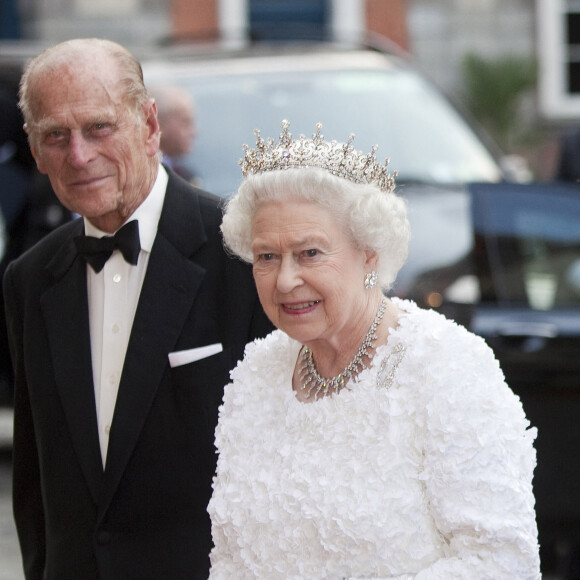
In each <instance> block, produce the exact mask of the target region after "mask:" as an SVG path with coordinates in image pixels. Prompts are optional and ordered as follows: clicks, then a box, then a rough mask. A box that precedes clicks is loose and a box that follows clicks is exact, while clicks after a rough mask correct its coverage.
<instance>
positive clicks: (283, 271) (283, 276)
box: [276, 257, 302, 293]
mask: <svg viewBox="0 0 580 580" xmlns="http://www.w3.org/2000/svg"><path fill="white" fill-rule="evenodd" d="M300 284H302V277H301V270H300V266H299V265H298V264H297V263H296V260H295V259H294V257H284V258H282V261H281V263H280V270H279V272H278V279H277V281H276V286H277V289H278V291H279V292H282V293H288V292H291V291H292V290H293V289H294V288H296V286H299V285H300Z"/></svg>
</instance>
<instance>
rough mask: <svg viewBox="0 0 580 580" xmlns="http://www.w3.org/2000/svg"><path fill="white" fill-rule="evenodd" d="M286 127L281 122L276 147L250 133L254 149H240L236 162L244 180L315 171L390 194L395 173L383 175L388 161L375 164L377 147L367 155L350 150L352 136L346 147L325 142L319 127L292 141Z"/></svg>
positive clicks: (386, 172)
mask: <svg viewBox="0 0 580 580" xmlns="http://www.w3.org/2000/svg"><path fill="white" fill-rule="evenodd" d="M289 127H290V123H289V122H288V121H287V120H286V119H284V120H283V121H282V133H280V140H279V141H278V143H275V142H274V139H272V138H271V137H270V138H268V140H267V141H264V139H263V138H262V136H261V134H260V130H259V129H255V130H254V135H255V136H256V139H257V140H256V148H255V149H250V148H249V147H248V145H244V146H243V150H244V158H243V159H240V161H239V164H240V165H241V167H242V175H243V176H244V177H246V176H247V175H248V174H258V173H265V172H267V171H276V170H281V169H282V170H283V169H292V168H300V167H319V168H321V169H325V170H327V171H330V173H332V174H333V175H336V176H338V177H343V178H344V179H348V180H349V181H353V182H354V183H370V184H374V185H377V186H378V187H379V188H380V189H381V190H382V191H386V192H390V191H393V189H394V187H395V177H396V176H397V172H396V171H395V172H393V174H390V173H389V172H388V171H387V166H388V164H389V159H386V160H385V163H384V164H382V165H381V164H380V163H378V162H377V159H376V151H377V149H378V147H377V145H373V147H372V148H371V152H370V153H367V154H364V153H363V152H362V151H357V150H356V149H355V148H354V147H353V145H352V142H353V140H354V134H351V135H349V137H348V141H347V142H346V143H338V142H337V141H325V140H324V136H323V135H322V134H321V133H320V130H321V129H322V124H321V123H317V124H316V133H314V134H313V135H312V139H306V138H305V137H304V135H300V136H299V137H298V139H297V140H296V141H294V140H293V139H292V134H291V133H290V131H289V130H288V128H289Z"/></svg>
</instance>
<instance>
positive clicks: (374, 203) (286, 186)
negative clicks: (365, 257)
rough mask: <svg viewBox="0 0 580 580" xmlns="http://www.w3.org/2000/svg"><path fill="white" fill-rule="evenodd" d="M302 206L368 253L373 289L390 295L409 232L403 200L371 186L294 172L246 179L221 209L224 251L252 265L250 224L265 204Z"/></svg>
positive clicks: (317, 171) (300, 170)
mask: <svg viewBox="0 0 580 580" xmlns="http://www.w3.org/2000/svg"><path fill="white" fill-rule="evenodd" d="M292 200H300V201H302V200H303V201H308V202H311V203H315V204H317V205H319V206H321V207H323V208H325V209H327V210H328V212H329V213H330V215H332V216H334V217H335V219H336V220H337V223H339V224H340V226H341V227H342V228H344V230H345V231H346V232H347V233H348V234H349V235H350V237H351V239H352V242H353V245H354V246H355V247H356V248H360V249H365V250H367V249H368V250H371V251H374V252H375V253H376V254H377V256H378V266H377V269H376V272H377V275H378V279H379V284H380V286H381V288H382V289H383V290H384V291H386V290H388V289H390V288H391V287H392V285H393V283H394V281H395V278H396V277H397V274H398V272H399V270H400V268H401V266H402V265H403V264H404V262H405V260H406V259H407V252H408V247H409V237H410V228H409V222H408V220H407V208H406V204H405V202H404V200H403V199H401V198H400V197H398V196H397V195H396V194H395V193H393V192H384V191H381V190H380V189H379V188H378V187H377V186H375V185H373V184H358V183H353V182H351V181H348V180H346V179H343V178H340V177H336V176H334V175H332V174H331V173H329V172H328V171H326V170H324V169H318V168H314V167H311V168H295V169H287V170H278V171H268V172H265V173H260V174H255V175H248V176H247V177H245V178H244V180H243V182H242V184H241V185H240V187H239V189H238V191H237V193H236V194H235V195H234V196H233V197H232V198H231V199H230V200H229V201H228V202H227V203H226V206H225V210H224V217H223V222H222V226H221V231H222V234H223V237H224V242H225V245H226V247H227V248H228V249H229V251H231V252H232V253H233V254H235V255H236V256H238V257H239V258H241V259H242V260H244V261H246V262H250V263H251V262H252V261H253V258H254V257H253V255H252V249H251V244H252V224H253V220H254V215H255V213H256V210H257V209H258V208H259V207H260V205H261V204H262V203H264V202H267V201H292Z"/></svg>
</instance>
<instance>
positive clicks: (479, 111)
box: [463, 54, 538, 152]
mask: <svg viewBox="0 0 580 580" xmlns="http://www.w3.org/2000/svg"><path fill="white" fill-rule="evenodd" d="M537 77H538V74H537V67H536V63H535V62H534V61H533V60H532V59H529V58H524V57H518V56H513V55H508V56H503V57H501V58H499V59H496V60H486V59H484V58H481V57H479V56H477V55H474V54H469V55H467V56H466V57H465V60H464V62H463V80H464V86H465V99H466V105H467V107H468V109H469V110H470V111H471V113H472V115H473V116H474V117H475V119H477V120H478V122H479V123H481V125H482V126H483V127H484V128H485V129H486V130H487V131H488V132H489V134H490V135H491V136H492V137H493V138H494V139H495V140H496V141H497V143H498V144H499V145H500V147H501V148H502V149H504V151H506V152H507V151H509V150H510V149H514V148H516V147H517V144H518V141H520V140H522V139H525V136H524V135H523V132H524V131H523V129H522V120H521V111H520V108H521V101H522V97H523V96H524V95H525V94H526V93H528V92H529V91H530V90H532V89H533V88H534V87H535V85H536V81H537Z"/></svg>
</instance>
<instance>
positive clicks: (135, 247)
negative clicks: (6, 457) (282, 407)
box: [4, 39, 270, 580]
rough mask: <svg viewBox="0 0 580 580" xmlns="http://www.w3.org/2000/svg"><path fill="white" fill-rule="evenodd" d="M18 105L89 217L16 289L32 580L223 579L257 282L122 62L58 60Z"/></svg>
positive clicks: (60, 191) (132, 68) (12, 308)
mask: <svg viewBox="0 0 580 580" xmlns="http://www.w3.org/2000/svg"><path fill="white" fill-rule="evenodd" d="M20 105H21V108H22V111H23V113H24V119H25V123H26V124H25V129H26V132H27V134H28V137H29V141H30V145H31V150H32V153H33V155H34V158H35V160H36V163H37V165H38V168H39V169H40V171H41V172H42V173H46V174H47V175H48V176H49V178H50V182H51V184H52V187H53V189H54V191H55V192H56V194H57V196H58V198H59V199H60V201H61V202H62V203H63V205H64V206H66V207H67V208H68V209H69V210H71V211H73V212H76V213H78V214H80V215H81V216H82V217H81V218H79V219H77V220H74V221H72V222H70V223H69V224H66V225H64V226H62V227H61V228H59V229H58V230H56V231H55V232H53V233H52V234H50V235H49V236H47V237H46V238H45V239H43V240H42V241H41V242H40V243H39V244H37V245H36V246H35V247H34V248H32V250H30V251H29V252H28V253H26V254H25V255H24V256H22V257H21V258H19V259H18V260H17V261H15V262H13V263H12V264H11V265H10V266H9V268H8V270H7V272H6V275H5V278H4V288H5V296H6V312H7V320H8V332H9V337H10V350H11V355H12V359H13V363H14V368H15V408H14V422H15V426H14V513H15V518H16V524H17V528H18V534H19V538H20V544H21V548H22V553H23V560H24V568H25V573H26V578H27V579H28V580H41V579H43V580H92V579H95V580H96V579H100V580H120V579H125V578H134V579H138V580H147V579H151V580H161V579H168V580H194V579H197V578H200V579H201V578H207V574H208V569H209V559H208V553H209V551H210V548H211V533H210V523H209V518H208V515H207V513H206V506H207V502H208V500H209V497H210V495H211V482H212V477H213V474H214V469H215V459H216V458H215V448H214V445H213V442H214V427H215V424H216V421H217V410H218V406H219V405H220V402H221V398H222V388H223V385H224V384H225V383H227V382H228V380H229V370H230V369H231V368H232V367H234V366H235V364H236V361H237V360H238V359H239V358H240V357H241V355H242V353H243V348H244V345H245V344H246V343H247V342H248V341H249V340H251V339H252V338H253V337H255V336H260V335H263V334H265V333H266V332H268V331H269V329H270V325H269V323H268V321H267V319H266V317H265V315H264V313H263V311H262V309H261V307H260V305H259V302H258V300H257V297H256V293H255V288H254V284H253V281H252V278H251V272H250V270H249V269H247V268H246V267H245V266H243V265H242V264H241V263H240V262H237V261H235V260H233V259H230V258H229V257H228V256H227V255H226V254H225V253H224V251H223V248H222V243H221V236H220V234H219V229H218V228H219V224H220V221H221V211H220V208H219V204H218V201H217V199H216V198H214V197H213V196H211V195H209V194H206V193H204V192H201V191H200V190H196V189H194V188H193V187H191V186H190V185H188V184H186V183H185V182H183V180H181V179H179V178H177V177H176V176H175V175H174V174H173V173H172V172H171V170H168V171H166V170H165V169H164V167H163V166H162V165H161V164H160V154H159V139H160V130H159V123H158V119H157V110H156V105H155V102H154V100H153V99H152V98H150V97H149V95H148V93H147V90H146V88H145V87H144V85H143V80H142V75H141V68H140V66H139V64H138V62H137V61H136V60H135V59H134V58H133V57H132V55H131V54H129V53H128V52H127V51H126V50H125V49H124V48H123V47H121V46H119V45H118V44H115V43H112V42H109V41H104V40H98V39H78V40H72V41H68V42H64V43H62V44H59V45H57V46H55V47H52V48H50V49H48V50H47V51H45V52H44V53H42V54H41V55H39V56H38V57H37V58H36V59H34V60H33V61H32V62H31V63H30V64H29V66H28V67H27V69H26V71H25V73H24V75H23V78H22V82H21V101H20ZM113 234H114V235H113ZM99 238H101V239H99Z"/></svg>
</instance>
